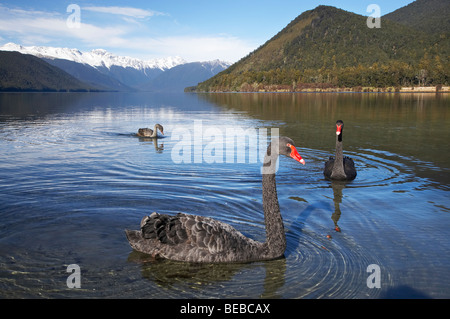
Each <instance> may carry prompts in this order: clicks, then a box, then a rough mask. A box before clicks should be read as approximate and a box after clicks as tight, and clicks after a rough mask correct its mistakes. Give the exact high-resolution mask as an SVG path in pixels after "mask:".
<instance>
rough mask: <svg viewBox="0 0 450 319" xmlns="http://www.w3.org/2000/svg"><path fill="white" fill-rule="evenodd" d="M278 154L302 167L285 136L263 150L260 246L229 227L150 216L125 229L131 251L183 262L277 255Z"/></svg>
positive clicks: (281, 238)
mask: <svg viewBox="0 0 450 319" xmlns="http://www.w3.org/2000/svg"><path fill="white" fill-rule="evenodd" d="M279 154H283V155H288V156H290V157H292V158H293V159H295V160H296V161H298V162H300V163H302V164H305V161H304V160H303V159H302V157H301V156H300V154H299V153H298V152H297V149H296V148H295V146H294V142H293V141H292V140H291V139H290V138H288V137H279V138H274V139H273V140H272V143H271V144H270V145H269V147H268V148H267V152H266V156H265V158H264V164H263V168H262V173H263V174H262V175H263V176H262V193H263V196H262V197H263V208H264V219H265V224H266V241H265V242H263V243H262V242H257V241H255V240H253V239H250V238H247V237H245V236H244V235H243V234H241V233H240V232H239V231H237V230H236V229H234V228H233V227H232V226H230V225H228V224H225V223H223V222H220V221H217V220H214V219H212V218H209V217H202V216H194V215H188V214H183V213H179V214H177V215H175V216H169V215H163V214H158V213H152V214H151V215H150V216H145V217H144V218H143V219H142V221H141V229H140V230H125V232H126V235H127V238H128V241H129V243H130V245H131V247H132V248H133V249H135V250H137V251H140V252H143V253H146V254H150V255H152V256H154V257H161V258H166V259H172V260H178V261H186V262H208V263H224V262H250V261H257V260H267V259H275V258H278V257H281V256H283V254H284V251H285V250H286V235H285V233H284V226H283V219H282V217H281V214H280V207H279V204H278V196H277V189H276V182H275V171H276V162H277V159H278V155H279Z"/></svg>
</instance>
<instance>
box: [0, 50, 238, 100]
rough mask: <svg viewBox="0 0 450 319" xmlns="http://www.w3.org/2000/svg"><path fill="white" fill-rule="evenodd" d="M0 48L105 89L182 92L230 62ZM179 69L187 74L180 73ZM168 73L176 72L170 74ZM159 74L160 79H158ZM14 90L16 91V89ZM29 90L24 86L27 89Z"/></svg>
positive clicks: (86, 83) (105, 52) (100, 51)
mask: <svg viewBox="0 0 450 319" xmlns="http://www.w3.org/2000/svg"><path fill="white" fill-rule="evenodd" d="M0 51H15V52H19V53H22V54H27V55H33V56H36V57H38V58H40V59H42V60H43V61H45V62H47V63H48V64H50V65H53V66H55V67H57V68H59V69H60V70H62V71H64V72H66V73H68V74H69V75H71V76H72V77H74V78H75V79H77V80H78V81H80V82H82V83H85V87H90V88H93V89H94V90H105V91H132V90H145V91H155V90H156V91H180V92H182V91H183V89H184V87H186V86H192V85H196V84H197V83H198V82H201V81H204V80H206V79H208V78H209V77H211V76H213V75H215V74H217V73H218V72H220V71H222V70H224V69H225V68H227V67H228V66H229V65H230V64H229V63H226V62H220V61H217V60H216V61H210V62H201V63H200V62H194V63H187V62H186V61H185V60H183V59H182V58H180V57H169V58H164V59H154V60H139V59H135V58H130V57H124V56H117V55H114V54H112V53H109V52H107V51H106V50H103V49H97V50H92V51H90V52H81V51H79V50H77V49H68V48H54V47H43V46H30V47H25V46H21V45H18V44H14V43H7V44H5V45H3V46H1V47H0ZM27 61H28V62H29V60H27ZM16 62H18V60H16ZM176 67H177V68H176ZM172 70H173V71H172ZM183 70H185V71H186V72H187V73H183ZM0 72H1V69H0ZM19 72H20V68H19ZM172 73H174V74H176V75H171V74H172ZM36 74H39V73H36ZM28 75H29V74H28ZM28 75H27V76H28ZM16 76H19V77H20V74H16ZM160 76H161V77H162V78H161V80H159V79H158V78H159V77H160ZM37 80H39V79H37ZM163 83H164V85H163ZM2 86H3V87H4V85H2V84H1V83H0V88H1V87H2ZM16 89H17V90H19V88H16ZM29 89H30V88H27V90H29ZM55 90H61V88H59V89H56V88H55Z"/></svg>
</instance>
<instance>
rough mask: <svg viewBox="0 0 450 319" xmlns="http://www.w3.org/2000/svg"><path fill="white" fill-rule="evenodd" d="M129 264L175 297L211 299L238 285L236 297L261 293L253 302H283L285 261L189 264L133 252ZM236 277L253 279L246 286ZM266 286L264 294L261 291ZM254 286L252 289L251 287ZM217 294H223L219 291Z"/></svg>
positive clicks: (280, 259) (129, 257) (279, 259)
mask: <svg viewBox="0 0 450 319" xmlns="http://www.w3.org/2000/svg"><path fill="white" fill-rule="evenodd" d="M128 262H133V263H140V264H141V274H142V277H143V278H145V279H147V280H149V281H151V282H153V283H155V284H156V285H158V286H159V287H162V288H165V289H169V290H171V291H172V290H174V289H176V291H173V292H174V293H176V292H177V291H178V292H185V293H189V292H191V291H193V289H194V290H195V291H194V292H192V293H195V294H196V295H198V294H199V293H200V294H202V293H204V294H205V295H208V296H210V295H211V293H212V291H216V288H217V286H218V285H220V284H221V283H224V282H232V283H233V284H234V283H235V285H236V286H235V290H236V291H235V293H236V294H241V296H242V297H249V293H251V291H258V295H257V296H251V297H253V298H282V297H283V296H282V295H281V294H280V291H281V290H282V287H283V286H284V285H285V276H286V259H285V258H278V259H275V260H268V261H261V262H254V263H190V262H180V261H173V260H169V259H162V258H154V257H152V256H151V255H148V254H144V253H141V252H138V251H135V250H133V251H132V252H131V253H130V254H129V255H128ZM236 276H242V277H245V278H247V279H248V278H253V279H252V280H250V281H247V282H246V285H245V287H243V286H242V284H241V283H242V282H241V281H239V280H236ZM261 283H263V291H262V292H261V290H260V288H257V287H260V286H261ZM252 285H253V286H255V289H252V288H251V287H250V286H252ZM216 292H217V293H218V294H220V293H221V291H220V290H219V291H216Z"/></svg>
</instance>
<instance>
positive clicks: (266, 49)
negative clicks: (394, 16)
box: [196, 0, 450, 92]
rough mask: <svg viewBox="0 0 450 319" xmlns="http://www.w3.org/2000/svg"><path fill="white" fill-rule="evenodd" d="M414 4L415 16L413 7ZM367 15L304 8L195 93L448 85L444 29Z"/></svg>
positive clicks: (448, 43) (448, 49)
mask: <svg viewBox="0 0 450 319" xmlns="http://www.w3.org/2000/svg"><path fill="white" fill-rule="evenodd" d="M418 1H420V2H423V1H425V2H426V0H418ZM429 1H431V0H429ZM437 1H440V2H444V0H437ZM403 10H406V9H403ZM407 10H409V11H410V13H409V14H410V17H411V14H412V13H411V12H414V10H413V11H411V10H410V7H409V8H407ZM397 11H398V10H397ZM398 12H400V13H401V12H402V10H400V11H398ZM398 12H397V13H398ZM412 18H413V17H412ZM367 19H368V18H367V17H365V16H362V15H358V14H355V13H352V12H347V11H345V10H342V9H338V8H335V7H331V6H323V5H322V6H318V7H316V8H315V9H313V10H308V11H305V12H303V13H301V14H300V15H299V16H297V18H295V19H294V20H292V21H291V22H290V23H289V24H288V25H287V26H286V27H285V28H283V29H282V30H281V31H280V32H279V33H277V34H276V35H275V36H274V37H272V38H271V39H269V40H268V41H267V42H265V43H264V44H263V45H261V46H260V47H259V48H258V49H256V50H255V51H253V52H251V53H250V54H249V55H247V56H246V57H244V58H242V59H241V60H239V61H238V62H236V63H235V64H233V65H231V66H230V67H229V68H228V69H226V70H225V71H223V72H221V73H219V74H218V75H216V76H214V77H213V78H211V79H208V80H207V81H204V82H201V83H199V84H198V86H197V88H196V91H197V92H205V91H206V92H217V91H219V92H222V91H268V90H269V91H270V90H283V91H298V90H300V91H301V90H303V89H304V88H311V87H315V88H333V87H334V88H336V87H362V86H367V87H378V88H381V87H383V88H385V87H389V86H392V87H401V86H411V85H425V86H426V85H448V83H449V74H448V72H446V71H445V70H449V69H450V63H449V54H448V53H449V52H450V41H449V37H447V36H446V34H445V33H443V34H440V35H430V34H429V33H427V32H425V31H423V30H417V29H414V28H411V27H410V26H408V25H405V24H402V23H400V22H397V21H392V20H390V19H382V20H381V21H382V22H381V28H369V27H368V26H367ZM435 23H436V22H435Z"/></svg>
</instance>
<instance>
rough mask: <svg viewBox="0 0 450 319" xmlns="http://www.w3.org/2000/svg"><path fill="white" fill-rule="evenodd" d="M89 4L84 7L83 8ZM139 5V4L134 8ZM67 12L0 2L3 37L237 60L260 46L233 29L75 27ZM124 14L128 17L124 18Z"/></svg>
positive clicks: (133, 13) (134, 15)
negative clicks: (181, 31) (152, 31)
mask: <svg viewBox="0 0 450 319" xmlns="http://www.w3.org/2000/svg"><path fill="white" fill-rule="evenodd" d="M96 8H106V9H105V10H106V11H108V13H111V14H119V9H120V14H121V15H123V16H124V17H123V18H125V19H138V18H139V17H149V16H151V15H154V14H157V13H155V12H153V11H148V10H141V9H134V8H128V10H125V9H126V8H121V7H96ZM83 9H85V8H82V10H83ZM132 9H134V10H132ZM68 16H69V15H68V14H67V13H65V12H64V13H55V12H43V11H36V10H30V11H26V10H22V9H9V8H7V7H5V6H2V5H1V4H0V32H1V37H2V38H3V41H5V42H6V41H7V42H10V41H11V42H15V43H17V44H22V45H37V46H39V45H49V46H63V47H70V48H77V49H80V50H83V51H84V50H91V49H98V48H102V49H107V50H108V51H111V52H112V53H114V54H120V55H128V56H133V57H136V58H142V59H147V58H148V59H150V58H163V57H168V56H180V57H182V58H184V59H186V60H187V61H190V62H193V61H207V60H213V59H221V60H225V61H229V62H235V61H237V60H239V59H240V58H242V57H244V56H245V55H247V54H248V53H250V52H251V51H252V50H254V49H255V48H256V45H254V44H252V43H249V42H246V41H244V40H242V39H239V38H237V37H233V36H229V35H223V34H220V35H194V36H192V35H179V36H165V35H164V34H160V35H155V36H145V35H143V32H142V28H140V27H138V26H136V24H133V23H122V24H115V25H113V26H103V25H100V24H99V23H95V24H92V23H85V21H83V18H82V19H81V23H80V27H79V28H70V27H69V26H68V24H67V18H68ZM121 20H123V19H121Z"/></svg>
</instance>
